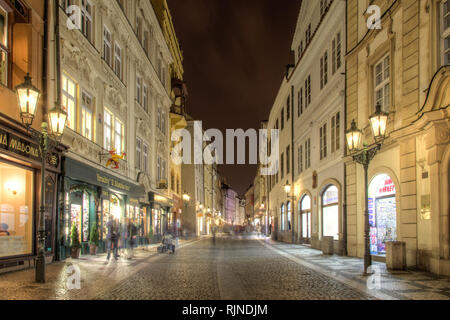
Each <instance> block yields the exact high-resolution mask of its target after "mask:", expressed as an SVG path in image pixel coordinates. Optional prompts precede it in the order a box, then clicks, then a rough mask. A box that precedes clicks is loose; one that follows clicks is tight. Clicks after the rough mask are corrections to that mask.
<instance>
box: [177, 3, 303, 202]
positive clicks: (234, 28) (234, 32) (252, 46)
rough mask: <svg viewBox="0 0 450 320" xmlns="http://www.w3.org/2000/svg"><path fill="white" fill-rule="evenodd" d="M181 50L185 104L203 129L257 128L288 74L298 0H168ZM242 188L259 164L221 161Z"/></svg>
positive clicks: (235, 184) (233, 182)
mask: <svg viewBox="0 0 450 320" xmlns="http://www.w3.org/2000/svg"><path fill="white" fill-rule="evenodd" d="M168 3H169V8H170V10H171V13H172V17H173V22H174V24H175V29H176V32H177V36H178V38H179V40H180V44H181V46H182V50H183V54H184V68H185V81H186V84H187V87H188V91H189V98H188V101H187V112H188V113H189V114H190V115H191V116H192V117H193V118H194V119H196V120H197V119H198V120H202V121H203V129H204V130H207V129H209V128H217V129H220V130H221V131H222V132H224V133H225V129H238V128H242V129H244V130H247V129H249V128H255V129H259V126H260V122H261V121H262V120H267V119H268V117H269V112H270V108H271V106H272V104H273V101H274V100H275V97H276V94H277V91H278V89H279V87H280V85H281V81H282V79H283V76H284V72H285V66H286V65H287V64H289V63H293V54H292V53H291V51H290V47H291V41H292V37H293V34H294V31H295V26H296V20H297V16H298V11H299V5H300V1H298V0H168ZM220 171H221V173H222V174H223V175H224V176H225V177H226V179H227V182H228V184H229V185H230V186H231V187H232V188H233V189H235V190H236V191H237V192H238V193H239V194H240V195H242V194H243V193H244V192H245V190H246V189H247V187H248V186H249V185H250V184H251V183H253V178H254V176H255V173H256V166H249V165H245V166H242V165H230V166H226V165H224V166H221V168H220Z"/></svg>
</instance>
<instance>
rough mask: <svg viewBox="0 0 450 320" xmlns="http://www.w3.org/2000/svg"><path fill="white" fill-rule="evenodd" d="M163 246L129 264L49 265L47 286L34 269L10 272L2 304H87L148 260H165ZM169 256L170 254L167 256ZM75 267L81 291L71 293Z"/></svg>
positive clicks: (97, 259) (100, 258)
mask: <svg viewBox="0 0 450 320" xmlns="http://www.w3.org/2000/svg"><path fill="white" fill-rule="evenodd" d="M198 240H199V239H194V240H179V243H178V248H177V249H181V248H183V247H185V246H188V245H190V244H192V243H194V242H196V241H198ZM159 245H160V244H154V245H149V246H148V247H145V248H136V249H135V250H134V258H133V259H131V260H127V259H125V258H123V257H119V260H118V261H115V260H114V258H112V257H111V259H110V260H109V261H107V260H106V254H99V255H96V256H89V255H85V256H81V257H80V259H76V260H75V259H71V258H69V259H67V260H66V261H62V262H55V263H52V264H49V265H47V268H46V280H47V282H46V283H45V284H38V283H36V282H35V280H34V277H35V271H34V269H28V270H23V271H17V272H11V273H7V274H2V275H0V300H87V299H95V297H97V296H99V295H101V294H103V293H104V292H107V291H108V289H110V288H112V287H113V286H114V285H116V284H118V283H119V282H121V281H123V280H124V279H126V278H127V277H129V276H131V275H133V274H134V273H136V272H138V271H140V270H141V269H143V268H146V267H148V266H149V264H150V262H149V259H150V258H153V257H155V258H156V259H158V258H159V257H163V256H165V255H166V254H158V253H157V247H158V246H159ZM168 254H169V253H168ZM74 266H76V267H78V268H79V270H80V279H81V281H80V289H81V290H69V289H68V288H67V283H68V279H69V277H71V274H73V272H74V269H75V268H74Z"/></svg>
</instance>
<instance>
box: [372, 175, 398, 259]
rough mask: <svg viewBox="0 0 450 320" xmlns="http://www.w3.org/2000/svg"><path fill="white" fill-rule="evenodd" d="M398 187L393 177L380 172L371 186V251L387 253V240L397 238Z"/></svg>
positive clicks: (381, 253) (377, 253)
mask: <svg viewBox="0 0 450 320" xmlns="http://www.w3.org/2000/svg"><path fill="white" fill-rule="evenodd" d="M396 203H397V202H396V189H395V185H394V182H393V181H392V179H391V177H389V176H388V175H386V174H380V175H377V176H376V177H374V178H373V180H372V182H371V183H370V186H369V199H368V209H369V224H370V253H371V254H372V255H381V256H384V255H386V242H387V241H395V240H396V239H397V204H396Z"/></svg>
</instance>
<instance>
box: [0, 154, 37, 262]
mask: <svg viewBox="0 0 450 320" xmlns="http://www.w3.org/2000/svg"><path fill="white" fill-rule="evenodd" d="M33 185H34V178H33V172H32V171H29V170H26V169H22V168H20V167H16V166H13V165H10V164H7V163H4V162H0V190H1V192H0V258H4V257H11V256H20V255H31V254H32V253H33V225H34V221H33V210H34V209H33V201H34V194H35V192H34V188H33Z"/></svg>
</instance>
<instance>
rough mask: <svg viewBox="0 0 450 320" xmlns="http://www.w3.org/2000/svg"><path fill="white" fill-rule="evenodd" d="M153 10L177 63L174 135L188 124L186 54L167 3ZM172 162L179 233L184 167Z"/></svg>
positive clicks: (157, 2) (174, 225) (173, 223)
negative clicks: (185, 81) (184, 64)
mask: <svg viewBox="0 0 450 320" xmlns="http://www.w3.org/2000/svg"><path fill="white" fill-rule="evenodd" d="M151 3H152V6H153V9H154V10H155V14H156V17H157V18H158V21H159V24H160V26H161V29H162V31H163V35H164V39H165V40H166V42H167V45H168V47H169V50H170V52H171V54H172V58H173V61H172V63H171V64H170V66H169V75H170V81H171V91H170V97H171V99H172V106H171V108H170V136H172V134H173V133H174V132H175V131H176V130H180V129H184V128H185V127H186V125H187V123H186V119H185V114H186V100H187V95H188V92H187V88H186V84H185V83H184V80H183V77H184V68H183V53H182V51H181V48H180V44H179V41H178V38H177V35H176V32H175V27H174V24H173V20H172V15H171V14H170V9H169V6H168V4H167V1H166V0H152V1H151ZM170 146H171V147H170V148H171V151H172V150H173V148H174V142H171V144H170ZM169 163H170V181H169V194H170V198H171V199H172V201H173V207H172V210H171V212H170V217H169V225H170V229H173V231H175V232H176V231H177V230H178V229H179V228H180V227H181V224H180V223H181V219H180V216H181V214H182V212H183V207H184V205H183V199H182V192H183V191H182V190H181V186H182V182H181V164H175V163H174V162H173V161H171V160H170V161H169Z"/></svg>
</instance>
